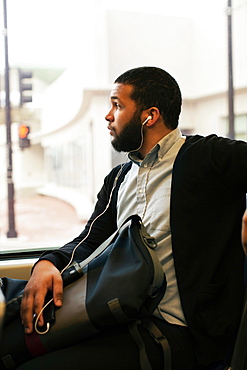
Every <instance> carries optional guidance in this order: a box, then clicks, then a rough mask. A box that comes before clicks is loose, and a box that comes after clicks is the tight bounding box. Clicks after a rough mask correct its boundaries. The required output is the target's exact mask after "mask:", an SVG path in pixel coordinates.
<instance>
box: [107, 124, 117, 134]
mask: <svg viewBox="0 0 247 370" xmlns="http://www.w3.org/2000/svg"><path fill="white" fill-rule="evenodd" d="M107 128H108V130H109V131H110V135H112V136H113V135H115V130H114V128H112V127H111V126H109V125H108V126H107Z"/></svg>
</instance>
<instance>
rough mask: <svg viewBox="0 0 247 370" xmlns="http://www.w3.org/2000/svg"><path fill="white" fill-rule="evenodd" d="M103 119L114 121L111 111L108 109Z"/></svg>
mask: <svg viewBox="0 0 247 370" xmlns="http://www.w3.org/2000/svg"><path fill="white" fill-rule="evenodd" d="M105 119H106V121H108V122H113V121H114V117H113V114H112V113H111V111H109V112H108V113H107V115H106V116H105Z"/></svg>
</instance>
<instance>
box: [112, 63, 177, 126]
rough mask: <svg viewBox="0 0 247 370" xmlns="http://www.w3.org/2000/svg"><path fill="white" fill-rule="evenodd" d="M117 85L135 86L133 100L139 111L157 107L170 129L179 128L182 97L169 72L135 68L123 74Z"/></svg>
mask: <svg viewBox="0 0 247 370" xmlns="http://www.w3.org/2000/svg"><path fill="white" fill-rule="evenodd" d="M115 83H121V84H124V85H132V86H133V91H132V94H131V99H133V100H134V101H135V102H136V104H137V106H138V108H139V109H141V110H144V109H148V108H151V107H157V108H158V109H159V111H160V114H161V115H162V117H163V119H164V122H165V125H166V126H167V127H168V128H170V129H175V128H176V127H177V126H178V120H179V115H180V112H181V105H182V96H181V91H180V88H179V86H178V84H177V82H176V80H175V79H174V78H173V77H172V76H171V75H170V74H169V73H168V72H166V71H165V70H163V69H161V68H157V67H139V68H133V69H130V70H128V71H127V72H124V73H123V74H121V75H120V76H119V77H118V78H117V79H116V80H115Z"/></svg>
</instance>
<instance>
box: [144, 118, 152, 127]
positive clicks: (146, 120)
mask: <svg viewBox="0 0 247 370" xmlns="http://www.w3.org/2000/svg"><path fill="white" fill-rule="evenodd" d="M150 119H152V117H151V116H148V117H147V118H146V119H145V121H143V122H142V126H144V125H145V124H146V123H147V122H148V121H149V120H150Z"/></svg>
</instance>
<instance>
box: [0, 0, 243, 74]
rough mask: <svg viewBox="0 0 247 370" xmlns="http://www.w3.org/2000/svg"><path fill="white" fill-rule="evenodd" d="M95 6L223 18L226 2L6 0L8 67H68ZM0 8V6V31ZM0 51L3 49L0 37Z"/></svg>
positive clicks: (0, 64)
mask: <svg viewBox="0 0 247 370" xmlns="http://www.w3.org/2000/svg"><path fill="white" fill-rule="evenodd" d="M239 1H243V0H233V5H234V2H235V3H236V2H239ZM0 2H2V3H3V0H0ZM94 3H96V5H97V7H98V8H99V7H100V8H106V9H117V10H125V11H126V10H127V11H133V12H144V13H152V14H159V15H166V16H177V17H190V18H198V17H199V18H201V17H208V18H212V17H218V16H222V14H225V11H226V7H227V0H152V1H150V0H124V1H121V2H116V1H115V0H90V1H87V2H83V1H81V0H67V1H66V0H42V1H37V0H35V1H33V0H7V10H8V30H9V40H8V43H9V61H10V65H18V64H26V63H27V64H29V63H31V64H39V65H64V64H68V63H69V61H70V60H71V58H72V55H71V54H72V53H73V48H75V47H78V45H80V40H81V39H82V37H86V35H85V34H82V32H80V27H82V25H85V23H86V22H90V19H88V17H87V14H86V12H87V9H88V7H91V8H92V6H93V4H94ZM85 7H87V8H85ZM2 9H3V6H2V4H1V8H0V18H1V19H0V27H1V29H3V10H2ZM209 25H210V24H209ZM0 48H1V50H4V46H3V36H2V38H1V43H0ZM0 55H1V56H2V57H0V68H3V65H4V59H3V56H4V53H2V52H0Z"/></svg>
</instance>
